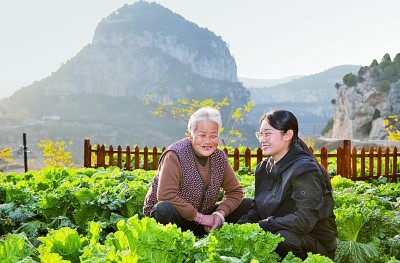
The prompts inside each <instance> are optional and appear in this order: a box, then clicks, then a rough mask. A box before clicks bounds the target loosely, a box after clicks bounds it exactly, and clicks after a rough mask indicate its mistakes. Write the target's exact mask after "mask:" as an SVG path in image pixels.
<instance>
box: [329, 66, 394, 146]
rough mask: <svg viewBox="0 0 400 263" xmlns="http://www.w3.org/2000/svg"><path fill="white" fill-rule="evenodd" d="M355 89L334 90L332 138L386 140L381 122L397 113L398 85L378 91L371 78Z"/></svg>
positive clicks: (342, 88) (377, 86)
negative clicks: (335, 97)
mask: <svg viewBox="0 0 400 263" xmlns="http://www.w3.org/2000/svg"><path fill="white" fill-rule="evenodd" d="M371 72H372V71H371V70H370V71H368V72H367V73H366V74H365V75H364V76H363V79H364V81H362V82H360V83H357V84H356V86H353V87H348V86H347V85H341V86H340V87H338V89H337V101H336V106H335V112H334V117H333V119H334V124H333V129H332V137H333V138H337V139H360V140H384V139H387V131H386V130H385V125H384V122H383V121H384V119H386V118H387V117H388V116H389V115H398V114H399V113H400V81H398V80H397V81H396V82H393V83H390V87H386V88H382V86H381V84H380V83H381V82H379V81H376V80H375V78H374V77H373V76H372V75H371Z"/></svg>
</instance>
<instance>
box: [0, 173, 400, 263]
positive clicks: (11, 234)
mask: <svg viewBox="0 0 400 263" xmlns="http://www.w3.org/2000/svg"><path fill="white" fill-rule="evenodd" d="M154 174H155V171H145V170H141V169H138V170H133V171H124V170H121V169H120V168H117V167H109V168H107V169H103V168H98V169H94V168H86V169H71V168H66V169H59V168H54V167H47V168H45V169H43V170H40V171H28V172H27V173H21V174H15V173H9V174H6V175H4V174H2V173H0V233H1V235H2V237H1V239H0V262H9V263H11V262H65V263H66V262H130V263H131V262H171V263H172V262H173V263H176V262H252V263H256V262H286V263H288V262H332V260H330V259H328V258H326V257H323V256H320V255H313V254H309V256H308V258H307V259H306V260H304V261H302V260H301V259H299V258H296V257H295V256H293V255H292V254H289V255H288V256H287V257H285V258H279V256H278V255H277V254H276V253H275V252H274V249H275V248H276V246H277V245H278V244H279V242H281V241H282V238H281V237H280V236H277V235H273V234H271V233H269V232H265V231H263V230H262V229H260V228H259V227H258V224H244V225H236V224H228V223H225V224H224V226H223V227H222V228H221V229H220V230H218V231H212V232H211V233H210V234H209V235H207V236H206V237H204V238H196V237H195V236H194V235H193V233H191V232H190V231H187V232H182V231H181V230H180V229H179V228H177V227H176V226H175V225H166V226H164V225H160V224H158V223H156V222H155V221H154V220H153V219H151V218H143V214H142V206H143V201H144V198H145V194H146V193H147V189H148V187H149V186H150V182H151V180H152V178H153V176H154ZM237 176H238V178H239V180H240V182H241V183H242V185H243V187H244V188H245V194H246V197H252V195H253V193H254V185H253V184H254V181H253V179H254V178H253V176H252V175H248V174H247V173H240V172H238V173H237ZM332 184H333V187H334V198H335V202H336V207H335V215H336V217H337V224H338V230H339V235H338V249H337V253H336V256H335V260H334V262H352V263H356V262H378V263H379V262H382V263H384V262H400V261H399V259H400V183H388V182H386V181H385V178H382V179H378V180H374V181H371V182H364V181H351V180H349V179H345V178H342V177H340V176H334V177H333V178H332Z"/></svg>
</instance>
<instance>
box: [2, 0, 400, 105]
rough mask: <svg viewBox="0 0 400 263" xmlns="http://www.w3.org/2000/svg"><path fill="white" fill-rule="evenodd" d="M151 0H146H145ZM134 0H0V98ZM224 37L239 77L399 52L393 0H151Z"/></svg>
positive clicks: (64, 56) (308, 70)
mask: <svg viewBox="0 0 400 263" xmlns="http://www.w3.org/2000/svg"><path fill="white" fill-rule="evenodd" d="M147 1H149V2H150V1H151V0H147ZM133 2H135V0H130V1H123V0H83V1H81V0H69V1H59V0H35V1H32V0H3V1H1V2H0V32H1V40H0V72H1V73H0V90H1V92H0V99H2V98H4V97H8V96H11V95H12V94H13V93H14V92H15V91H16V90H18V89H20V88H21V87H24V86H27V85H30V84H32V83H33V82H34V81H36V80H41V79H43V78H45V77H47V76H48V75H50V74H51V73H52V72H55V71H57V70H58V68H59V67H60V65H61V64H62V63H65V62H66V61H67V60H68V59H70V58H72V57H74V56H75V55H76V54H77V53H78V52H79V51H80V50H81V49H82V48H83V47H84V46H86V45H87V44H89V43H90V42H91V41H92V38H93V34H94V31H95V29H96V26H97V24H98V23H99V22H100V21H101V19H102V18H105V17H107V16H108V15H110V14H111V13H112V12H114V11H116V10H117V9H118V8H120V7H122V6H123V5H124V4H125V3H127V4H132V3H133ZM155 2H157V3H159V4H161V5H162V6H164V7H166V8H168V9H170V10H171V11H173V12H174V13H177V14H180V15H181V16H183V17H184V18H185V19H187V20H189V21H191V22H194V23H196V24H197V25H198V26H200V27H203V28H205V27H206V28H208V29H209V30H211V31H213V32H214V33H215V34H216V35H217V36H221V38H222V39H223V40H224V41H225V42H227V43H228V45H229V49H230V51H231V54H232V55H233V56H234V57H235V60H236V64H237V68H238V76H239V77H247V78H256V79H280V78H284V77H287V76H292V75H311V74H315V73H319V72H322V71H324V70H326V69H329V68H331V67H334V66H338V65H344V64H353V65H361V66H368V65H370V64H371V62H372V60H373V59H377V60H378V62H379V61H380V60H381V58H382V57H383V56H384V54H385V53H388V54H389V55H390V56H391V58H392V59H393V58H394V57H395V55H396V54H398V53H400V35H399V28H400V15H399V14H398V12H399V10H400V1H399V0H384V1H376V0H351V1H348V0H336V1H333V0H330V1H321V0H304V1H296V0H273V1H272V0H247V1H244V0H242V1H239V0H186V1H183V0H156V1H155Z"/></svg>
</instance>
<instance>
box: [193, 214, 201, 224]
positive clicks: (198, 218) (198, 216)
mask: <svg viewBox="0 0 400 263" xmlns="http://www.w3.org/2000/svg"><path fill="white" fill-rule="evenodd" d="M194 221H195V222H196V224H199V225H201V224H202V221H203V214H202V213H200V212H197V213H196V216H195V217H194Z"/></svg>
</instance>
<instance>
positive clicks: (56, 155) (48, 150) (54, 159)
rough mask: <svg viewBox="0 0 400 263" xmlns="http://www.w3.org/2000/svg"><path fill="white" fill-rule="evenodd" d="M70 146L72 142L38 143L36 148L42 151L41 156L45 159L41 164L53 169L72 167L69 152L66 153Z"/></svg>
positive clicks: (43, 141) (46, 141)
mask: <svg viewBox="0 0 400 263" xmlns="http://www.w3.org/2000/svg"><path fill="white" fill-rule="evenodd" d="M70 145H72V141H69V142H68V144H67V143H66V142H65V141H57V142H53V141H52V140H40V142H39V143H38V147H40V148H41V149H42V155H43V156H44V157H47V158H45V160H44V161H43V162H44V163H45V164H46V165H50V166H54V167H74V164H73V163H72V161H71V158H72V155H71V152H68V151H66V149H67V148H68V146H70Z"/></svg>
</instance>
